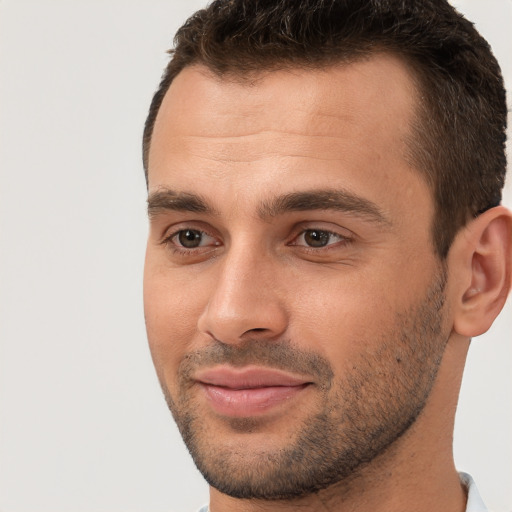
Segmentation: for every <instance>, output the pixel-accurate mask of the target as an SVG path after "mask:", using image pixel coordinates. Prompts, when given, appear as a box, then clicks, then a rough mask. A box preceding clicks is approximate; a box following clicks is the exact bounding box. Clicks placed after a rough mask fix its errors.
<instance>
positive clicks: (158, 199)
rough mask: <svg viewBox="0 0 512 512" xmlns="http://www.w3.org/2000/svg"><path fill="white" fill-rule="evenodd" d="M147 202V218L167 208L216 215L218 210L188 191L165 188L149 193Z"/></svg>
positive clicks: (167, 209)
mask: <svg viewBox="0 0 512 512" xmlns="http://www.w3.org/2000/svg"><path fill="white" fill-rule="evenodd" d="M147 203H148V216H149V218H152V217H155V216H156V215H158V214H159V213H162V212H165V211H169V210H171V211H176V212H191V213H205V214H210V215H218V212H217V211H216V210H215V209H214V208H212V207H211V206H210V205H209V204H208V202H207V201H206V200H205V199H203V198H202V197H201V196H198V195H196V194H190V193H188V192H175V191H174V190H170V189H167V188H165V189H160V190H157V191H155V192H152V193H151V194H149V196H148V200H147Z"/></svg>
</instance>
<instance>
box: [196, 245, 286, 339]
mask: <svg viewBox="0 0 512 512" xmlns="http://www.w3.org/2000/svg"><path fill="white" fill-rule="evenodd" d="M215 272H216V280H215V284H214V286H213V289H212V291H211V294H210V297H209V300H208V302H207V305H206V307H205V310H204V311H203V313H202V315H201V316H200V318H199V322H198V328H199V330H200V331H202V332H204V333H207V334H209V335H210V336H211V337H214V338H215V339H217V340H219V341H222V342H224V343H236V342H238V341H242V340H243V339H244V338H246V337H265V338H273V337H277V336H279V335H281V334H282V333H283V331H284V330H285V329H286V324H287V318H286V313H285V308H284V304H283V303H282V297H280V296H279V293H278V288H277V287H276V286H275V284H276V282H275V280H276V279H277V278H278V273H279V264H278V262H277V261H275V260H274V259H273V257H272V256H271V255H269V254H267V253H265V251H264V250H262V249H261V247H259V248H258V247H255V245H254V244H252V243H250V242H246V243H244V242H243V241H241V240H240V241H238V242H235V243H232V244H231V246H230V247H229V249H227V250H226V253H225V254H224V256H223V257H222V258H221V260H220V261H218V262H216V263H215ZM273 285H274V286H273Z"/></svg>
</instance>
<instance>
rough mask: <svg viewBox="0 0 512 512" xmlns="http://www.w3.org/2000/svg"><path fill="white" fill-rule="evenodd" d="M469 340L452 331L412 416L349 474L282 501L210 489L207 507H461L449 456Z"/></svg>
mask: <svg viewBox="0 0 512 512" xmlns="http://www.w3.org/2000/svg"><path fill="white" fill-rule="evenodd" d="M468 346H469V341H468V340H465V339H463V338H461V337H458V336H452V338H451V339H450V342H449V343H448V346H447V348H446V352H445V354H444V357H443V362H442V364H441V366H440V369H439V373H438V376H437V378H436V383H435V384H434V387H433V389H432V392H431V395H430V397H429V399H428V402H427V404H426V406H425V408H424V409H423V411H422V413H421V414H420V416H419V417H418V418H417V420H416V422H415V423H414V424H413V425H412V426H411V427H410V428H409V430H408V431H407V432H406V433H405V434H404V435H403V436H402V437H401V438H400V439H398V440H397V441H395V443H394V444H393V445H392V446H390V447H389V448H388V449H387V450H386V451H385V452H384V453H382V454H381V455H379V456H378V457H377V458H376V459H374V460H373V461H371V463H369V464H368V465H367V466H365V467H364V468H362V469H360V470H359V471H358V472H357V474H354V475H353V476H352V477H351V478H349V479H346V480H344V481H341V482H339V483H337V484H335V485H333V486H331V487H329V488H327V489H324V490H322V491H319V492H317V493H315V494H312V495H309V496H306V497H303V498H299V499H294V500H282V501H263V500H240V499H235V498H231V497H230V496H227V495H225V494H222V493H220V492H218V491H217V490H215V489H213V488H212V489H211V491H210V511H211V512H235V511H236V512H267V511H268V512H271V511H272V512H288V511H290V512H291V511H296V510H298V509H299V510H300V509H302V510H304V511H308V512H317V511H324V512H325V511H328V510H333V511H334V510H335V511H336V512H355V511H361V510H371V511H372V512H411V511H414V512H432V510H443V512H464V510H465V508H466V493H465V491H464V489H463V487H462V485H461V483H460V480H459V476H458V473H457V471H456V469H455V464H454V461H453V452H452V445H453V425H454V420H455V410H456V406H457V397H458V393H459V389H460V383H461V379H462V372H463V367H464V362H465V356H466V353H467V349H468Z"/></svg>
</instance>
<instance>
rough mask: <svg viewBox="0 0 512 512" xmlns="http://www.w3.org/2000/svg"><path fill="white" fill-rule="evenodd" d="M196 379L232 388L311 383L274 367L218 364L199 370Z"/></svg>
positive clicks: (288, 385) (212, 384) (208, 383)
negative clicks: (237, 366)
mask: <svg viewBox="0 0 512 512" xmlns="http://www.w3.org/2000/svg"><path fill="white" fill-rule="evenodd" d="M195 380H196V381H198V382H200V383H202V384H207V385H210V386H219V387H225V388H230V389H252V388H264V387H275V386H287V387H292V386H303V385H304V384H309V383H311V381H310V380H308V379H305V378H303V377H298V376H296V375H293V374H290V373H288V372H285V371H283V370H278V369H274V368H266V367H258V366H246V367H243V368H235V367H232V366H217V367H214V368H208V369H204V370H201V371H198V372H197V373H196V375H195Z"/></svg>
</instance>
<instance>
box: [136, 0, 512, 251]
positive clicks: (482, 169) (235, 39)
mask: <svg viewBox="0 0 512 512" xmlns="http://www.w3.org/2000/svg"><path fill="white" fill-rule="evenodd" d="M174 42H175V48H174V49H173V50H171V51H170V54H171V55H172V58H171V60H170V62H169V64H168V66H167V68H166V70H165V72H164V75H163V77H162V80H161V83H160V86H159V88H158V90H157V91H156V93H155V95H154V97H153V101H152V103H151V107H150V110H149V114H148V117H147V120H146V125H145V128H144V137H143V160H144V169H145V172H146V179H147V172H148V154H149V147H150V143H151V136H152V133H153V127H154V123H155V120H156V117H157V114H158V110H159V108H160V105H161V104H162V101H163V98H164V96H165V94H166V92H167V90H168V89H169V86H170V84H171V82H172V81H173V79H174V78H175V77H176V76H177V75H178V73H179V72H180V71H181V70H182V69H184V68H185V67H187V66H190V65H192V64H201V65H204V66H206V67H207V68H209V69H210V70H211V71H213V72H214V73H216V74H218V75H220V76H223V75H226V74H230V75H233V76H236V77H239V78H243V77H244V75H248V74H251V73H255V72H256V73H257V72H258V71H261V70H270V69H278V68H293V67H299V68H306V69H307V68H312V69H314V68H319V67H327V66H330V65H333V64H336V63H342V62H351V61H354V60H356V59H358V58H361V57H363V56H368V55H372V54H375V53H378V52H383V51H387V52H391V53H393V54H394V55H397V56H398V57H401V58H402V59H403V60H404V62H406V63H407V64H408V65H409V66H410V68H411V69H412V70H413V75H414V77H415V79H416V82H417V84H418V90H419V96H420V98H421V100H420V102H419V103H420V104H419V105H418V115H417V116H416V122H415V123H414V126H413V127H412V138H411V141H409V147H410V157H411V160H412V163H413V164H414V165H415V166H416V167H417V168H418V169H419V170H420V171H421V172H422V174H423V176H424V177H425V178H426V180H427V182H428V183H429V185H430V187H431V189H432V191H433V198H434V202H435V207H436V213H435V218H434V223H433V241H434V246H435V249H436V251H437V253H438V255H439V256H440V257H441V258H444V257H446V255H447V254H448V251H449V248H450V245H451V243H452V241H453V238H454V236H455V234H456V233H457V231H458V230H459V229H460V228H461V227H462V226H464V225H465V224H466V222H467V221H468V220H469V219H470V218H473V217H476V216H477V215H479V214H480V213H482V212H483V211H485V210H487V209H489V208H491V207H493V206H496V205H498V204H499V203H500V202H501V190H502V188H503V184H504V180H505V172H506V156H505V141H506V123H507V107H506V98H505V89H504V86H503V79H502V76H501V70H500V67H499V65H498V63H497V61H496V59H495V58H494V56H493V54H492V52H491V49H490V47H489V45H488V43H487V42H486V41H485V40H484V39H483V38H482V36H481V35H480V34H479V33H478V32H477V31H476V29H475V28H474V26H473V25H472V24H471V23H470V22H469V21H467V20H466V19H464V18H463V17H462V16H461V15H460V14H459V13H458V12H457V11H456V10H455V9H454V8H453V7H452V6H450V4H449V3H448V2H447V1H446V0H215V1H213V2H212V3H211V4H210V5H209V6H208V7H207V8H206V9H203V10H200V11H198V12H197V13H195V14H194V15H193V16H191V17H190V18H189V19H188V21H187V22H186V23H185V24H184V25H183V26H182V27H181V28H180V29H179V30H178V32H177V34H176V37H175V40H174Z"/></svg>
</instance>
